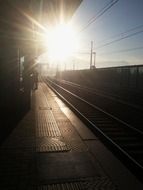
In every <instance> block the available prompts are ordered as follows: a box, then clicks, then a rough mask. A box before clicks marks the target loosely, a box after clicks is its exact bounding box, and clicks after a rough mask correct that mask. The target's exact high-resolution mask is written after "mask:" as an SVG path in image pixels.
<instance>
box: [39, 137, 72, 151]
mask: <svg viewBox="0 0 143 190" xmlns="http://www.w3.org/2000/svg"><path fill="white" fill-rule="evenodd" d="M69 150H70V146H69V145H68V144H66V143H65V142H64V140H63V139H60V138H46V137H45V138H38V139H37V140H36V152H62V151H69Z"/></svg>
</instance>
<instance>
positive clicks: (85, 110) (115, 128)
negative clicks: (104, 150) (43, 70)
mask: <svg viewBox="0 0 143 190" xmlns="http://www.w3.org/2000/svg"><path fill="white" fill-rule="evenodd" d="M45 82H46V83H47V85H48V86H49V87H50V88H51V89H52V90H53V91H54V92H55V93H56V94H58V95H59V96H60V97H61V98H62V99H63V100H64V101H65V102H66V103H68V105H69V106H70V107H71V108H72V109H73V110H74V111H75V112H76V113H77V114H78V115H79V116H80V117H81V118H82V119H83V120H84V122H86V124H87V125H88V126H89V127H90V128H91V130H93V131H94V132H95V133H96V134H98V136H99V137H100V138H101V139H102V140H103V141H104V142H106V143H107V144H108V145H110V147H111V148H112V150H113V151H114V152H115V153H117V155H118V156H119V157H120V158H121V159H122V160H123V161H124V163H125V164H126V165H127V166H128V167H129V169H131V170H132V171H133V172H134V174H136V175H137V176H138V177H139V179H141V180H143V177H142V176H143V175H142V174H143V138H142V137H143V132H142V131H140V130H138V129H136V128H134V127H132V126H131V125H128V124H126V123H125V122H123V121H122V120H120V119H118V118H116V117H115V116H113V115H112V114H109V113H107V112H106V111H104V110H102V109H101V108H99V107H98V106H95V105H94V104H92V103H91V102H89V101H87V100H85V99H84V98H83V97H81V96H79V95H77V94H75V93H73V92H70V91H69V90H67V89H65V88H63V87H62V86H60V85H59V84H56V83H55V82H53V81H52V80H49V79H47V80H45Z"/></svg>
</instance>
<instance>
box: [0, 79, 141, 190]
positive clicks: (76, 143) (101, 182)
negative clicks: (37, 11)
mask: <svg viewBox="0 0 143 190" xmlns="http://www.w3.org/2000/svg"><path fill="white" fill-rule="evenodd" d="M31 96H32V98H31V99H32V102H31V110H30V111H29V112H28V113H27V115H26V116H25V117H24V118H23V119H22V120H21V121H20V122H19V124H18V125H17V127H16V128H15V129H14V130H13V132H12V133H11V134H10V135H9V136H8V137H7V138H6V139H5V141H4V142H3V143H2V144H1V146H0V189H2V190H36V189H37V190H101V189H102V190H124V189H126V190H127V189H130V190H135V189H136V190H142V189H143V184H142V183H141V182H140V181H139V180H138V179H137V178H136V177H135V176H134V175H133V174H132V173H131V172H130V171H129V170H128V169H127V168H126V167H125V166H124V165H123V164H122V163H121V162H120V161H119V160H118V159H117V158H116V157H115V156H114V155H113V154H112V153H111V152H110V151H109V150H108V149H107V148H106V147H105V146H104V144H103V143H102V142H101V141H100V140H99V139H98V137H97V136H96V135H95V134H93V133H92V132H91V131H90V130H89V129H88V128H87V127H86V126H85V124H83V123H82V121H81V120H80V119H79V118H78V117H77V116H76V115H75V114H74V113H73V112H72V111H71V110H70V109H69V108H68V107H67V106H66V105H65V104H64V103H63V102H62V101H61V100H60V99H59V98H58V97H57V95H56V94H54V92H52V91H51V89H49V88H48V87H47V85H46V84H45V83H43V82H39V84H38V89H37V90H36V91H34V92H33V93H32V95H31Z"/></svg>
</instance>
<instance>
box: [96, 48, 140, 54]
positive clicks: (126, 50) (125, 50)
mask: <svg viewBox="0 0 143 190" xmlns="http://www.w3.org/2000/svg"><path fill="white" fill-rule="evenodd" d="M141 49H143V46H140V47H134V48H129V49H121V50H117V51H111V52H106V53H99V55H109V54H116V53H126V52H130V51H136V50H141Z"/></svg>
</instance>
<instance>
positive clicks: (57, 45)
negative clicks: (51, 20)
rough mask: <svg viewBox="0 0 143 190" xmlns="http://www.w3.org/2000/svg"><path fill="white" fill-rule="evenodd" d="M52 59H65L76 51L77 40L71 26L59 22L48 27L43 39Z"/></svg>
mask: <svg viewBox="0 0 143 190" xmlns="http://www.w3.org/2000/svg"><path fill="white" fill-rule="evenodd" d="M44 43H45V45H46V46H47V49H48V52H47V53H48V55H49V57H50V58H51V59H52V60H55V61H65V60H67V59H68V58H69V57H70V56H72V55H73V52H74V51H76V49H77V46H78V40H77V38H76V33H75V31H74V30H73V28H72V27H70V26H69V25H65V24H60V25H58V26H55V27H54V28H52V29H50V30H49V31H48V33H47V35H46V40H45V41H44Z"/></svg>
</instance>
